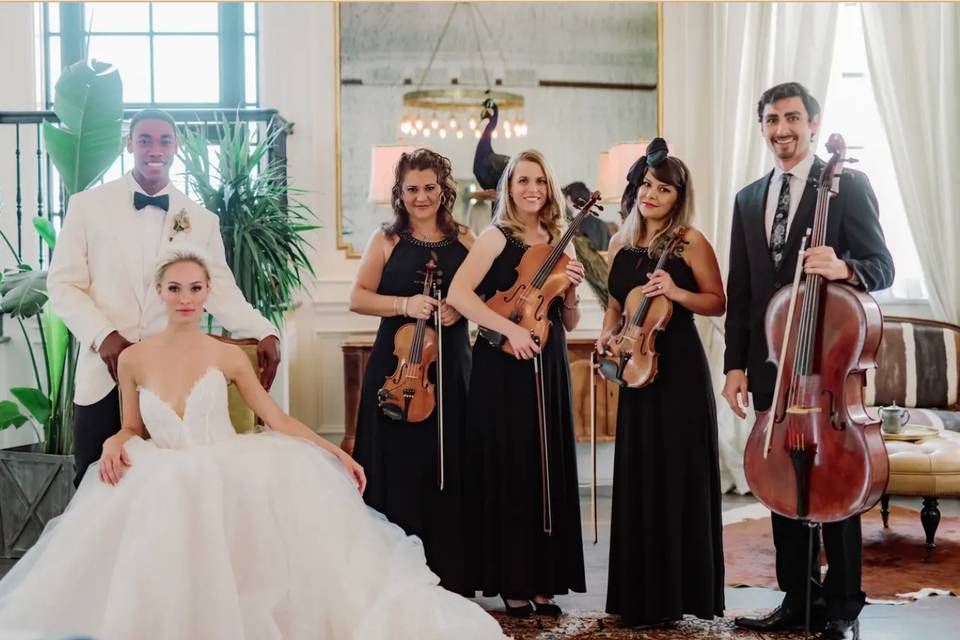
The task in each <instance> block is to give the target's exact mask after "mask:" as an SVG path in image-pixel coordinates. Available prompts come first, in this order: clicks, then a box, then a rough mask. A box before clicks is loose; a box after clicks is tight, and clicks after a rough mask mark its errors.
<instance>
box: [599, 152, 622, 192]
mask: <svg viewBox="0 0 960 640" xmlns="http://www.w3.org/2000/svg"><path fill="white" fill-rule="evenodd" d="M616 185H617V183H616V181H615V180H614V175H613V172H612V171H611V170H610V152H609V151H601V152H600V162H599V165H598V167H597V191H599V192H600V194H601V196H602V199H603V201H604V202H609V201H610V198H611V197H612V195H613V192H614V190H615V189H616V188H617V186H616ZM618 197H619V196H618Z"/></svg>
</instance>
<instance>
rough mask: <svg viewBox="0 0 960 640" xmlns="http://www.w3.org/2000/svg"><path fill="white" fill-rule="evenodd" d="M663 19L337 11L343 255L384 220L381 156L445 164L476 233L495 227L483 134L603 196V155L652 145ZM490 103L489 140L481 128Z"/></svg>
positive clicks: (372, 7)
mask: <svg viewBox="0 0 960 640" xmlns="http://www.w3.org/2000/svg"><path fill="white" fill-rule="evenodd" d="M660 12H661V7H660V5H659V4H658V3H628V2H609V3H603V2H599V3H593V2H590V3H563V2H557V3H523V2H518V3H484V2H477V3H473V2H471V3H427V2H423V3H396V4H394V3H389V2H383V3H366V2H358V3H343V4H340V5H338V14H337V25H338V31H337V47H338V51H339V56H338V80H337V102H338V118H339V123H338V124H339V126H338V144H339V154H338V166H337V176H338V185H339V193H338V204H337V242H338V247H339V248H340V249H344V250H346V252H347V255H348V256H350V257H359V256H360V255H361V254H362V252H363V248H364V246H365V245H366V242H367V240H368V239H369V237H370V235H371V233H372V232H373V231H374V230H375V229H376V228H377V227H378V226H379V225H380V224H381V223H383V222H384V221H385V220H388V219H389V218H390V217H391V215H392V211H391V209H390V205H389V202H387V201H383V202H379V203H378V202H377V200H378V197H377V195H376V194H377V193H381V192H382V191H383V189H384V185H383V184H382V183H383V182H384V181H385V178H384V175H385V172H386V173H389V167H388V166H386V164H389V162H390V160H389V158H390V157H391V156H390V153H391V149H389V148H383V147H384V145H410V146H428V147H430V148H432V149H433V150H435V151H437V152H439V153H442V154H444V155H446V156H447V157H449V158H450V159H451V161H452V163H453V167H454V174H455V176H456V178H457V180H458V183H459V186H460V193H461V195H462V196H463V197H461V198H460V199H459V202H458V206H457V211H456V212H455V214H456V215H457V217H458V219H459V220H460V221H461V222H463V223H465V224H469V225H470V226H471V227H473V228H474V230H475V231H477V232H479V231H480V230H482V229H483V228H484V227H485V226H486V225H487V224H488V223H489V219H490V201H489V199H488V198H487V197H485V194H484V193H483V190H484V188H485V186H489V185H484V184H483V182H484V181H489V177H488V176H486V175H481V176H480V178H479V179H478V176H476V175H474V170H473V168H474V155H475V153H476V151H477V146H478V143H479V142H480V141H481V138H482V137H483V132H485V131H486V133H487V134H489V135H490V138H489V141H490V147H491V148H492V151H493V153H496V154H502V155H506V156H510V155H512V154H514V153H517V152H519V151H521V150H523V149H527V148H536V149H539V150H540V151H542V152H543V153H544V154H545V155H546V157H547V159H548V161H549V162H550V163H551V164H552V166H553V168H554V170H555V171H556V173H557V175H558V177H559V179H560V182H561V184H563V185H568V184H570V183H573V182H578V181H579V182H583V183H585V185H586V186H587V188H589V189H595V188H597V183H598V180H600V179H601V177H600V176H598V172H599V170H600V166H599V165H600V156H601V153H603V152H605V151H607V150H608V149H610V148H611V147H613V146H614V145H617V144H620V143H625V142H637V141H638V140H641V139H643V140H649V139H651V138H652V137H654V136H655V135H656V134H657V133H658V131H659V107H658V105H659V104H660V100H659V95H658V94H659V91H658V86H659V79H660V76H661V71H660V69H661V67H660V64H661V58H662V55H661V51H660V50H661V45H660V44H659V43H661V42H662V31H661V29H660V24H659V23H660V22H661V20H662V18H661V16H660ZM486 91H489V94H487V93H485V92H486ZM488 95H489V96H490V97H492V98H493V99H494V101H495V102H496V103H498V122H497V125H496V129H495V130H487V127H488V126H490V118H487V119H481V110H482V103H483V100H484V98H485V97H486V96H488ZM501 106H502V107H503V108H501ZM418 120H419V122H417V121H418ZM471 120H472V121H471ZM493 131H495V133H493ZM394 151H395V149H394ZM482 153H488V152H486V151H484V152H482ZM375 156H376V157H377V158H379V160H377V161H374V160H373V158H374V157H375ZM481 173H482V172H481ZM378 176H379V180H378ZM476 192H481V193H480V194H479V195H478V196H477V197H476V198H474V197H471V196H470V194H472V193H476ZM619 195H620V194H619V193H605V194H604V196H605V199H608V201H610V202H613V201H615V200H616V199H617V198H618V197H619ZM379 197H380V198H383V199H384V200H386V198H385V197H384V196H383V195H382V193H381V195H380V196H379ZM603 215H604V218H605V219H606V220H605V222H608V223H609V224H608V225H607V227H608V228H614V227H615V226H616V225H617V224H618V223H619V222H620V219H619V216H618V215H617V206H616V205H615V204H614V205H613V206H607V207H605V212H604V214H603ZM588 235H590V234H588ZM592 235H593V236H594V237H595V238H598V240H596V242H598V243H599V242H603V237H604V234H603V233H599V232H597V230H596V229H594V232H593V234H592ZM597 248H598V249H605V248H606V247H597Z"/></svg>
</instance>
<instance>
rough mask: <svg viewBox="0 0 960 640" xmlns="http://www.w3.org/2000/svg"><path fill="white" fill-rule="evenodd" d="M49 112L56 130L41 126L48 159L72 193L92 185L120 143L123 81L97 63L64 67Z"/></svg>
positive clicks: (82, 62)
mask: <svg viewBox="0 0 960 640" xmlns="http://www.w3.org/2000/svg"><path fill="white" fill-rule="evenodd" d="M53 110H54V112H55V113H56V114H57V116H58V117H59V118H60V127H59V128H58V127H56V126H54V125H53V124H51V123H49V122H44V123H43V141H44V147H45V148H46V150H47V153H49V154H50V159H51V160H52V161H53V164H54V165H55V166H56V167H57V171H58V172H59V173H60V176H61V177H62V178H63V185H64V188H65V189H66V191H67V193H68V194H70V195H73V194H75V193H78V192H80V191H83V190H84V189H86V188H88V187H89V186H90V185H92V184H93V183H94V182H96V181H97V180H98V179H99V178H100V177H101V176H103V174H104V173H106V171H107V169H109V168H110V167H111V166H112V165H113V163H114V161H115V160H116V159H117V157H118V156H119V155H120V150H121V149H122V145H123V138H122V133H121V130H122V125H123V83H122V82H121V80H120V72H119V71H118V70H117V69H116V67H114V66H112V65H110V64H107V63H104V62H98V61H96V60H92V61H90V63H87V62H86V61H80V62H77V63H74V64H72V65H70V66H69V67H67V68H66V69H65V70H64V71H63V73H62V74H61V75H60V79H59V80H57V84H56V89H55V93H54V103H53Z"/></svg>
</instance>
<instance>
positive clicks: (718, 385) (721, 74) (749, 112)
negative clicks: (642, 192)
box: [662, 3, 837, 493]
mask: <svg viewBox="0 0 960 640" xmlns="http://www.w3.org/2000/svg"><path fill="white" fill-rule="evenodd" d="M836 19H837V5H836V4H832V3H831V4H813V3H811V4H807V3H774V4H762V3H744V4H740V3H736V4H734V3H724V4H719V3H718V4H712V3H665V5H664V56H663V57H664V60H663V64H664V67H663V69H664V73H663V76H664V77H663V86H662V91H663V92H664V93H663V101H664V109H663V111H664V126H663V128H664V131H663V134H664V137H665V138H666V139H667V141H668V142H669V143H670V146H671V151H672V153H673V154H674V155H676V156H677V157H679V158H681V159H682V160H683V161H684V162H686V163H687V165H688V166H689V167H690V172H691V174H692V176H693V183H694V189H695V197H696V211H697V213H696V216H697V217H696V220H695V221H694V224H695V225H696V226H697V227H698V228H700V229H701V230H702V231H703V232H704V233H705V234H706V236H707V237H708V238H709V239H710V241H711V242H712V243H713V246H714V249H715V250H716V252H717V259H718V261H719V262H720V271H721V273H722V274H724V276H726V273H727V271H728V262H729V251H730V225H731V216H732V213H733V199H734V196H735V195H736V193H737V191H739V190H740V189H741V188H742V187H744V186H746V185H747V184H749V183H750V182H752V181H754V180H756V179H757V178H759V177H761V176H762V175H763V174H764V173H765V172H766V171H769V170H770V169H771V168H772V167H773V160H772V159H771V157H770V156H769V153H768V152H767V150H766V144H765V142H764V138H763V136H762V135H761V132H760V125H759V122H758V120H757V112H756V106H757V101H758V100H759V98H760V94H761V93H763V91H764V90H765V89H768V88H769V87H772V86H773V85H775V84H778V83H781V82H788V81H796V82H800V83H801V84H803V85H804V86H806V87H807V89H809V90H810V91H811V93H812V94H813V95H814V96H816V97H817V98H818V99H819V100H820V101H821V103H822V101H823V99H824V97H825V96H826V93H827V83H828V81H829V78H830V66H831V61H832V59H833V44H834V35H835V33H836V22H837V20H836ZM711 320H712V322H709V321H706V320H703V321H702V322H701V335H702V337H703V341H704V347H705V348H706V350H707V354H708V356H709V360H710V366H711V374H712V376H713V385H714V389H715V392H716V394H717V419H718V422H719V429H720V434H719V435H720V472H721V481H722V484H723V489H724V490H725V491H726V490H730V489H734V490H736V491H738V492H740V493H745V492H746V491H747V490H748V488H747V483H746V480H745V478H744V475H743V448H744V445H745V444H746V439H747V436H748V434H749V432H750V428H751V427H752V426H753V415H752V413H751V414H748V416H747V419H746V420H740V419H739V418H737V417H736V416H735V415H734V414H733V412H732V411H730V408H729V407H728V406H727V404H726V401H724V400H723V398H721V397H720V391H721V390H722V388H723V381H724V377H723V349H724V342H723V333H722V332H723V319H722V318H713V319H711Z"/></svg>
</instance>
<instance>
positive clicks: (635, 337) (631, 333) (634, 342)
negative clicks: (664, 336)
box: [599, 227, 687, 389]
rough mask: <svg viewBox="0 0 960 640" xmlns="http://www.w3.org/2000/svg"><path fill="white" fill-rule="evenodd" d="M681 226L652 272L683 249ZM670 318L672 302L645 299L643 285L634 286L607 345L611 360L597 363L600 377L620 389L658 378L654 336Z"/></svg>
mask: <svg viewBox="0 0 960 640" xmlns="http://www.w3.org/2000/svg"><path fill="white" fill-rule="evenodd" d="M686 231H687V230H686V229H685V228H684V227H679V228H678V229H677V230H676V234H675V235H674V237H673V238H672V239H671V240H670V242H669V243H668V244H667V246H666V248H664V250H663V253H661V254H660V259H659V260H657V266H656V267H654V269H653V270H654V271H658V270H660V269H663V265H664V264H665V263H666V261H667V258H668V257H669V256H670V255H672V254H673V253H674V251H676V250H677V248H678V247H680V248H681V250H682V243H683V234H685V233H686ZM672 315H673V301H671V300H670V299H668V298H666V297H664V296H656V297H653V298H648V297H647V296H646V295H645V294H644V293H643V285H641V286H639V287H634V288H633V289H632V290H631V291H630V293H628V294H627V298H626V300H624V304H623V316H622V323H623V324H622V325H621V328H620V331H619V333H617V335H616V336H614V338H613V339H612V340H610V342H609V343H607V353H606V354H604V355H610V356H611V357H610V358H604V359H602V360H600V363H599V366H600V372H601V373H603V377H605V378H607V379H608V380H610V381H612V382H615V383H617V384H618V385H620V386H621V387H631V388H634V389H642V388H643V387H645V386H647V385H648V384H650V383H651V382H653V381H654V379H655V378H656V377H657V361H658V360H659V359H660V354H658V353H657V350H656V339H657V334H658V333H660V332H661V331H663V330H664V329H666V327H667V323H668V322H670V317H671V316H672Z"/></svg>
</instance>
